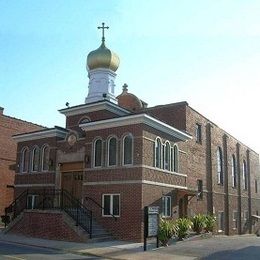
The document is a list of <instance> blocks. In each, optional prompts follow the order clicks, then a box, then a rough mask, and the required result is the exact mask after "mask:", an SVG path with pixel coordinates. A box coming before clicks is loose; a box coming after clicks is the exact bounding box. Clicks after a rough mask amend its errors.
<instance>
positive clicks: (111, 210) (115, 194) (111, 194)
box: [102, 193, 121, 218]
mask: <svg viewBox="0 0 260 260" xmlns="http://www.w3.org/2000/svg"><path fill="white" fill-rule="evenodd" d="M105 196H110V213H111V212H112V214H113V196H119V205H118V212H119V214H118V215H113V216H115V217H120V213H121V210H120V209H121V198H120V193H104V194H102V217H104V218H111V217H113V216H112V215H104V206H105V205H104V203H105V200H104V197H105Z"/></svg>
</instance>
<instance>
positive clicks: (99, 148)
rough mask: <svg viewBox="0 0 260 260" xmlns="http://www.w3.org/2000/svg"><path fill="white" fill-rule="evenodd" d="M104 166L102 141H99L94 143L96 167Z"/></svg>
mask: <svg viewBox="0 0 260 260" xmlns="http://www.w3.org/2000/svg"><path fill="white" fill-rule="evenodd" d="M101 166H102V140H101V139H97V140H96V141H95V142H94V167H101Z"/></svg>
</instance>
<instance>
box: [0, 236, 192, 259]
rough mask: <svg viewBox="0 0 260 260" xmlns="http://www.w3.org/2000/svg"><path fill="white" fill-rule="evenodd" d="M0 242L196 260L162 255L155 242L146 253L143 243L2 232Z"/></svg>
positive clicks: (102, 254) (121, 255)
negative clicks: (79, 239) (55, 238)
mask: <svg viewBox="0 0 260 260" xmlns="http://www.w3.org/2000/svg"><path fill="white" fill-rule="evenodd" d="M0 240H1V241H6V242H11V243H16V244H22V245H30V246H36V247H42V248H51V249H54V250H61V251H63V252H70V253H74V254H83V255H84V254H85V255H92V256H99V257H101V258H103V259H137V260H141V259H157V260H158V259H160V260H161V259H162V260H164V259H165V260H166V259H167V260H168V259H176V260H192V259H196V257H192V256H185V255H184V256H182V255H174V254H172V252H169V253H167V252H165V253H162V252H161V249H160V248H159V249H157V248H155V241H154V242H153V243H150V244H149V245H148V250H147V251H146V252H144V251H143V244H142V243H129V242H124V241H118V240H113V241H109V242H96V243H74V242H65V241H56V240H47V239H40V238H31V237H25V236H20V235H14V234H4V233H3V232H2V231H1V232H0Z"/></svg>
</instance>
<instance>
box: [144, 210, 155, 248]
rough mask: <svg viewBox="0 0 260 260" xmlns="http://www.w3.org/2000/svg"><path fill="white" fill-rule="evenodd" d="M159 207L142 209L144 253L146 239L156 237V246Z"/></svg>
mask: <svg viewBox="0 0 260 260" xmlns="http://www.w3.org/2000/svg"><path fill="white" fill-rule="evenodd" d="M158 227H159V207H156V206H151V207H145V208H144V251H146V246H147V238H150V237H156V238H157V247H158V246H159V245H158V244H159V243H158Z"/></svg>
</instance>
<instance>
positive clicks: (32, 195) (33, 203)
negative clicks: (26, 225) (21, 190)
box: [26, 194, 39, 209]
mask: <svg viewBox="0 0 260 260" xmlns="http://www.w3.org/2000/svg"><path fill="white" fill-rule="evenodd" d="M38 196H39V195H37V194H29V195H27V202H26V203H27V208H28V198H29V197H31V198H32V207H31V208H30V209H35V199H36V197H38Z"/></svg>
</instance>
